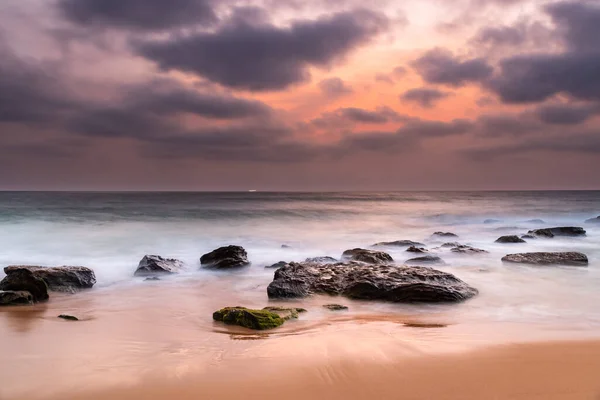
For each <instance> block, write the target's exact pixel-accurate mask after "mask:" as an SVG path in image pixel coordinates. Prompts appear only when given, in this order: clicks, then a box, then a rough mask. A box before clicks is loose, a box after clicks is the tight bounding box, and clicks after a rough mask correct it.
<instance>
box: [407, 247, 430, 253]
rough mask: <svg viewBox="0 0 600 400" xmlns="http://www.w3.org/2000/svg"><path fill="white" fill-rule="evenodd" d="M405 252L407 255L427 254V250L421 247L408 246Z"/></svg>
mask: <svg viewBox="0 0 600 400" xmlns="http://www.w3.org/2000/svg"><path fill="white" fill-rule="evenodd" d="M406 251H408V252H409V253H427V252H428V250H427V249H424V248H423V247H416V246H410V247H409V248H408V249H406Z"/></svg>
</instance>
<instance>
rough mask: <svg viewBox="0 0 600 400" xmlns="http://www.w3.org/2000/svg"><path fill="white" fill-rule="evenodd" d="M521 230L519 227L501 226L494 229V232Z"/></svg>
mask: <svg viewBox="0 0 600 400" xmlns="http://www.w3.org/2000/svg"><path fill="white" fill-rule="evenodd" d="M520 229H521V228H519V227H518V226H500V227H498V228H495V229H494V232H506V231H518V230H520Z"/></svg>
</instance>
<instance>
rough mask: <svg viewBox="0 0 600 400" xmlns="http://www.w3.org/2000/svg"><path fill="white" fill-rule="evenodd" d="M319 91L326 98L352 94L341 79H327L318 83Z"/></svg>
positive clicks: (350, 88)
mask: <svg viewBox="0 0 600 400" xmlns="http://www.w3.org/2000/svg"><path fill="white" fill-rule="evenodd" d="M319 89H321V92H323V94H325V95H326V96H328V97H340V96H343V95H346V94H350V93H352V92H354V90H353V89H352V87H351V86H350V85H347V84H346V83H345V82H344V81H343V80H342V79H341V78H337V77H336V78H328V79H323V80H322V81H321V82H319Z"/></svg>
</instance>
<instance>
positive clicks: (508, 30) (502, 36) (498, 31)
mask: <svg viewBox="0 0 600 400" xmlns="http://www.w3.org/2000/svg"><path fill="white" fill-rule="evenodd" d="M526 40H527V30H526V29H525V25H524V24H518V25H515V26H486V27H483V28H481V29H480V30H479V32H477V34H476V35H475V37H474V38H473V39H472V42H474V43H476V44H483V45H490V46H518V45H520V44H523V43H524V42H525V41H526Z"/></svg>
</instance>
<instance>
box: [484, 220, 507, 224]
mask: <svg viewBox="0 0 600 400" xmlns="http://www.w3.org/2000/svg"><path fill="white" fill-rule="evenodd" d="M500 222H502V221H501V220H499V219H486V220H485V221H483V223H484V224H497V223H500Z"/></svg>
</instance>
